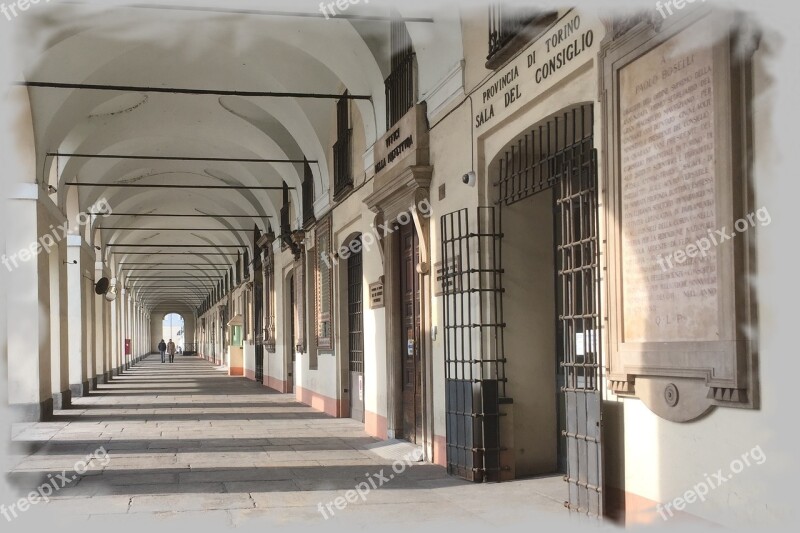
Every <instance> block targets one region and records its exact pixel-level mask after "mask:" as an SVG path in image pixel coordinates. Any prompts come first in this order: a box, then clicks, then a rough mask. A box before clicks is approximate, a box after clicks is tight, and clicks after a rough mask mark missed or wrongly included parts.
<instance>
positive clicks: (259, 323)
mask: <svg viewBox="0 0 800 533" xmlns="http://www.w3.org/2000/svg"><path fill="white" fill-rule="evenodd" d="M263 280H264V278H263V276H262V273H261V271H260V270H258V271H256V274H255V280H254V283H253V328H254V329H255V351H256V376H255V378H256V382H257V383H264V284H263Z"/></svg>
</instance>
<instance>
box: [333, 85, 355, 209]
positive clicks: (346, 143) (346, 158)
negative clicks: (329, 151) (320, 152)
mask: <svg viewBox="0 0 800 533" xmlns="http://www.w3.org/2000/svg"><path fill="white" fill-rule="evenodd" d="M347 94H348V93H347V91H345V93H344V97H342V99H341V100H339V102H338V103H337V104H336V123H337V126H336V127H337V133H338V135H337V140H336V143H335V144H334V145H333V176H334V188H333V195H334V197H336V198H338V197H339V196H341V195H342V194H343V193H345V192H347V191H348V190H350V189H351V188H352V186H353V161H352V159H353V158H352V139H353V130H352V129H351V128H350V101H349V100H348V99H347Z"/></svg>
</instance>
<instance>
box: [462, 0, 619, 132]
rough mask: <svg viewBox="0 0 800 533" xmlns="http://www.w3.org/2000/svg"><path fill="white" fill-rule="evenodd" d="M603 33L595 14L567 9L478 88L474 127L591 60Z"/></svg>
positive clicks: (488, 122) (489, 122)
mask: <svg viewBox="0 0 800 533" xmlns="http://www.w3.org/2000/svg"><path fill="white" fill-rule="evenodd" d="M604 34H605V27H604V26H603V23H602V22H601V21H600V20H599V19H597V18H596V17H591V16H588V15H586V14H585V13H580V12H578V11H576V10H571V11H569V12H568V13H567V14H565V15H564V16H563V17H561V18H560V19H559V20H558V22H556V23H555V24H554V25H553V27H552V28H550V29H549V30H547V31H546V32H545V33H544V35H542V36H541V37H539V38H538V39H536V42H535V43H533V44H532V45H531V46H530V48H528V49H527V50H526V51H525V52H523V53H522V54H520V55H519V56H517V58H516V59H514V60H513V61H512V62H511V63H509V64H508V65H507V66H506V67H504V68H503V69H502V70H500V71H498V73H497V74H495V75H494V76H493V77H492V78H491V79H489V81H487V82H486V83H485V84H484V85H483V86H482V87H481V88H480V89H479V90H478V91H477V93H476V95H475V96H476V98H475V100H476V103H479V104H480V107H479V108H478V109H477V112H476V114H475V117H474V121H473V127H474V128H475V129H476V130H479V131H480V130H483V129H486V128H488V127H490V126H492V125H493V124H496V123H498V122H500V121H501V119H503V118H505V117H506V116H508V115H510V114H511V113H513V112H514V111H515V110H516V109H518V108H519V107H520V106H521V105H522V104H523V103H524V102H530V101H531V100H532V99H533V98H534V97H535V96H536V95H539V94H541V93H543V92H544V91H546V90H547V89H549V88H550V87H552V86H553V85H555V84H556V83H558V82H559V81H561V80H563V79H564V78H565V77H566V76H567V75H569V74H571V73H572V72H575V70H576V69H577V68H578V67H580V66H581V65H583V64H585V63H586V62H587V61H590V60H592V59H594V58H595V57H596V56H597V51H598V48H599V46H600V41H602V39H603V36H604Z"/></svg>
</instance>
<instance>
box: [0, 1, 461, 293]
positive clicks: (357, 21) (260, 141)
mask: <svg viewBox="0 0 800 533" xmlns="http://www.w3.org/2000/svg"><path fill="white" fill-rule="evenodd" d="M150 4H151V5H149V6H148V5H147V3H144V4H143V3H138V4H137V5H136V7H113V8H108V7H101V6H98V5H93V4H90V3H80V2H75V3H53V4H47V5H45V4H38V5H33V6H31V9H29V10H28V11H26V12H25V13H22V14H21V15H23V16H20V17H19V18H18V20H17V21H15V25H16V27H15V29H16V30H17V31H18V44H19V56H20V58H21V61H22V64H23V68H22V74H21V76H22V77H23V79H24V81H26V82H28V83H29V84H31V83H32V84H36V83H43V84H46V85H52V84H69V85H68V86H66V87H65V86H59V87H53V86H29V88H28V92H29V99H30V105H31V111H32V121H33V131H34V135H35V143H36V158H37V161H36V168H37V169H41V175H40V176H37V179H40V180H45V181H49V184H50V185H52V186H53V187H54V188H55V189H57V190H58V193H57V195H56V201H57V202H58V204H59V206H60V207H61V208H62V210H63V211H64V212H65V213H66V214H67V216H68V217H69V218H70V219H71V220H74V217H75V216H76V215H77V214H78V213H80V212H85V211H86V210H88V209H90V208H91V206H93V205H96V204H97V202H98V201H101V200H106V201H107V202H108V205H109V206H110V207H111V208H112V210H113V212H114V215H113V216H109V217H99V218H98V219H97V221H96V223H95V227H94V228H93V231H91V232H89V234H88V235H87V238H88V239H89V240H90V244H93V245H99V246H100V247H101V248H102V251H101V253H100V259H101V260H102V261H104V262H105V263H106V264H107V266H108V267H109V269H110V271H111V272H112V274H113V275H114V276H127V277H128V278H129V279H130V278H133V277H136V276H139V277H140V278H141V277H142V276H149V277H156V276H162V277H164V278H171V277H172V276H175V277H176V279H161V280H142V279H140V280H130V281H128V282H126V285H127V286H128V287H129V288H137V289H138V290H139V292H140V293H141V294H143V295H144V298H145V300H146V301H147V302H149V304H148V305H150V306H151V308H157V307H159V306H174V305H175V304H178V303H181V304H185V305H188V306H190V307H196V306H197V303H198V300H200V301H202V298H204V297H205V295H207V294H208V292H209V291H208V286H209V285H211V284H212V282H214V283H215V282H216V280H217V279H218V278H219V275H220V274H221V273H222V272H225V271H226V270H227V269H228V268H229V266H230V265H232V264H233V263H234V262H235V260H236V253H237V248H236V247H237V246H244V245H247V244H248V243H252V232H253V228H254V226H257V227H258V228H259V229H260V230H261V231H265V230H266V229H267V227H268V225H271V226H272V228H274V229H277V226H278V224H279V214H280V209H281V205H282V192H281V190H280V188H281V187H282V185H283V183H284V182H285V183H287V184H288V186H289V187H290V188H291V198H292V203H293V205H295V206H297V205H300V203H299V198H300V190H301V181H302V178H303V171H304V165H303V164H302V163H297V162H285V161H286V160H290V161H297V160H300V161H302V160H303V159H304V158H306V159H308V160H310V161H311V165H310V166H311V170H312V172H313V175H314V189H315V196H316V199H317V205H318V206H319V205H322V206H324V205H325V198H328V197H329V190H330V187H331V182H332V177H331V176H329V172H328V168H329V163H328V158H329V157H330V156H329V153H330V147H331V146H332V145H333V143H334V142H335V141H336V139H335V138H333V137H334V136H335V123H334V121H335V113H334V112H333V111H334V106H335V104H336V100H335V98H334V97H336V96H338V95H341V94H342V93H343V92H344V91H345V90H347V91H348V92H349V94H350V95H354V96H357V97H359V96H360V97H365V98H364V99H354V100H353V102H354V109H356V110H357V112H358V114H359V115H360V120H359V121H358V122H359V124H362V125H363V132H362V134H363V136H364V138H365V139H366V140H367V146H370V145H372V144H373V143H374V142H375V140H376V139H377V138H378V137H379V136H380V135H382V134H383V133H384V132H385V129H386V124H385V93H384V79H385V78H386V77H387V76H388V74H389V59H390V49H389V26H390V23H389V18H390V16H391V15H390V13H389V12H388V9H387V6H380V5H376V4H377V2H373V3H371V4H370V5H366V4H365V5H354V6H350V7H349V8H348V10H347V11H346V13H345V14H346V15H347V16H348V17H349V18H336V19H330V20H327V19H326V18H325V17H324V16H322V15H321V14H320V13H319V11H318V6H317V4H316V3H302V4H301V5H303V6H306V5H307V6H308V7H305V8H301V7H299V6H298V5H297V3H294V4H289V5H288V7H281V6H279V5H278V4H280V2H268V3H265V2H253V1H242V2H225V3H224V7H220V4H219V3H217V6H216V7H215V8H213V9H212V8H208V7H203V6H202V5H199V3H193V2H185V3H184V4H182V8H180V9H178V8H175V7H174V6H173V7H169V6H164V5H163V4H160V5H157V4H158V3H156V2H151V3H150ZM265 4H267V5H269V9H271V10H272V11H266V10H265V9H266V8H265V7H264V6H265ZM273 4H274V5H273ZM387 5H388V4H387ZM396 7H401V8H402V6H396ZM276 11H283V12H284V14H281V13H278V12H276ZM298 11H300V12H303V13H297V12H298ZM401 11H402V9H401ZM288 12H291V13H288ZM399 15H400V16H402V17H405V18H406V20H407V26H408V28H409V32H410V33H411V35H412V38H414V39H415V49H416V51H417V54H418V62H419V70H420V85H421V87H420V89H421V90H420V94H423V93H424V90H425V85H428V86H432V85H433V84H434V83H436V82H437V81H438V80H436V79H435V78H436V74H435V73H437V72H438V73H441V72H447V70H448V69H449V68H451V67H452V65H454V64H456V63H457V62H458V61H460V59H461V58H462V57H463V53H462V49H461V37H460V25H459V23H458V18H457V13H453V12H452V11H445V10H444V8H442V11H441V12H435V13H434V12H430V11H428V12H426V13H422V12H420V11H414V10H411V9H407V10H406V12H401V13H399ZM394 16H397V15H394ZM78 85H79V86H78ZM89 86H91V87H89ZM167 89H182V90H183V89H189V90H191V91H181V92H175V91H166V90H167ZM242 93H245V94H242ZM253 93H258V95H254V94H253ZM265 93H267V94H265ZM286 93H292V96H291V97H287V96H286ZM299 95H303V96H299ZM367 97H368V98H367ZM53 154H62V155H53ZM64 154H67V155H64ZM69 154H82V156H77V155H69ZM83 155H88V156H96V155H103V156H136V157H156V158H180V159H124V158H110V157H103V158H99V157H84V156H83ZM221 159H225V161H222V160H221ZM228 159H237V160H241V159H245V160H248V161H228ZM251 160H257V161H251ZM264 160H268V161H270V162H264ZM76 183H78V184H80V185H74V184H76ZM91 184H96V185H91ZM121 185H125V187H122V186H121ZM131 185H135V186H136V187H131ZM150 185H177V186H184V187H187V188H151V187H147V186H150ZM188 186H192V187H193V188H188ZM196 186H203V187H208V186H212V187H219V186H236V187H239V188H237V189H213V188H211V189H210V188H194V187H196ZM242 186H247V187H260V188H262V189H247V190H245V189H242V188H241V187H242ZM265 187H274V189H272V190H264V189H263V188H265ZM294 214H295V216H296V217H298V218H299V217H300V216H301V213H299V212H296V211H295V213H294ZM146 215H150V216H146ZM153 215H192V216H191V217H189V216H181V217H175V216H170V217H161V216H153ZM195 215H203V217H195ZM209 215H212V216H209ZM124 245H134V246H124ZM201 247H202V248H201ZM155 252H158V254H156V253H155ZM167 253H175V255H166V254H167ZM184 286H185V287H186V290H185V291H184V290H181V289H178V290H174V289H172V287H184ZM166 287H170V290H167V289H166Z"/></svg>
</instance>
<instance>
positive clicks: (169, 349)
mask: <svg viewBox="0 0 800 533" xmlns="http://www.w3.org/2000/svg"><path fill="white" fill-rule="evenodd" d="M167 353H168V354H169V362H170V363H174V362H175V343H174V342H172V339H170V340H169V344H167Z"/></svg>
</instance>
